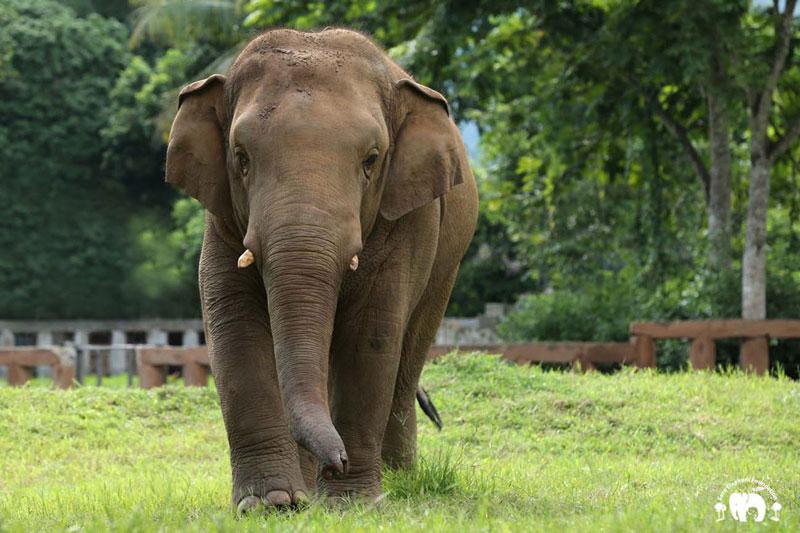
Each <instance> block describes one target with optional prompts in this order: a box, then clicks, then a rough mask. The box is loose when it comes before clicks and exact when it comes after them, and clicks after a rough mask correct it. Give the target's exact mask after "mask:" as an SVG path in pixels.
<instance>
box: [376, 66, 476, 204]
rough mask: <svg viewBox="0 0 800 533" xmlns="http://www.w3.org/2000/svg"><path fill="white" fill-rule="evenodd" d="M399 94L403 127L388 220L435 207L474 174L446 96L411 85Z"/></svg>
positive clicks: (387, 200)
mask: <svg viewBox="0 0 800 533" xmlns="http://www.w3.org/2000/svg"><path fill="white" fill-rule="evenodd" d="M395 89H396V92H397V99H398V108H399V110H400V112H401V124H400V127H399V130H398V132H397V136H396V140H395V147H394V153H393V154H392V158H391V162H390V164H389V169H388V172H387V176H386V185H385V188H384V192H383V198H382V200H381V216H383V218H385V219H387V220H396V219H398V218H400V217H402V216H403V215H405V214H406V213H409V212H410V211H413V210H414V209H417V208H419V207H422V206H423V205H426V204H429V203H430V202H432V201H434V200H435V199H436V198H439V197H440V196H442V195H444V194H445V193H447V191H449V190H450V189H451V188H453V187H454V186H455V185H458V184H459V183H461V182H463V181H464V175H466V174H467V173H469V172H470V170H469V165H468V163H467V155H466V152H465V150H464V143H463V142H462V141H461V135H460V134H459V132H458V128H457V127H456V125H455V124H454V123H453V121H452V120H450V112H449V109H448V106H447V100H445V98H444V96H442V95H441V94H439V93H438V92H436V91H434V90H433V89H430V88H428V87H425V86H424V85H421V84H419V83H417V82H415V81H413V80H410V79H402V80H400V81H398V82H397V84H396V86H395Z"/></svg>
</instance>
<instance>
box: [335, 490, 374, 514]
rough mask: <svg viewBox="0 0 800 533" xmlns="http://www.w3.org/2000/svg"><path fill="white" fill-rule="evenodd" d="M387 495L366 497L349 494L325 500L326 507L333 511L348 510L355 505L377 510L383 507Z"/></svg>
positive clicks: (364, 495)
mask: <svg viewBox="0 0 800 533" xmlns="http://www.w3.org/2000/svg"><path fill="white" fill-rule="evenodd" d="M385 498H386V495H385V494H383V493H380V494H378V495H377V496H375V495H366V494H360V493H349V494H345V495H340V496H327V497H326V498H325V505H327V506H328V507H329V508H331V509H336V510H347V509H348V508H349V507H351V506H353V505H363V506H366V507H371V508H375V509H380V508H381V507H382V506H383V501H384V499H385Z"/></svg>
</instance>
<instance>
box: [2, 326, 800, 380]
mask: <svg viewBox="0 0 800 533" xmlns="http://www.w3.org/2000/svg"><path fill="white" fill-rule="evenodd" d="M630 333H631V338H630V342H531V343H520V344H495V345H459V346H433V347H431V350H430V352H429V354H428V357H429V358H431V359H432V358H436V357H440V356H441V355H443V354H446V353H449V352H451V351H453V350H456V349H457V350H460V351H464V352H466V351H484V352H490V353H497V354H499V355H500V356H501V357H502V358H503V359H505V360H507V361H511V362H514V363H518V364H533V363H561V364H568V365H571V366H572V367H573V368H574V369H576V370H581V371H586V370H592V369H594V368H596V367H597V365H603V364H632V365H635V366H637V367H640V368H648V367H650V368H655V366H656V343H655V341H656V340H659V339H689V340H690V341H691V343H692V344H691V349H690V356H689V359H690V362H691V366H692V368H695V369H713V368H714V366H715V364H716V346H715V341H716V340H717V339H727V338H741V339H742V347H741V354H740V361H741V365H742V368H744V369H746V370H748V371H752V372H756V373H758V374H764V373H765V372H766V371H767V370H768V369H769V353H768V341H769V339H770V338H800V320H692V321H679V322H634V323H632V324H631V325H630ZM120 349H122V350H127V351H128V353H129V354H130V355H131V356H133V357H128V360H129V362H130V363H129V364H128V365H127V368H128V384H129V385H130V384H132V382H133V380H132V378H133V374H134V372H135V373H137V374H138V376H139V384H140V386H141V387H143V388H151V387H158V386H160V385H163V384H164V383H165V381H166V375H167V371H168V369H169V368H170V367H173V368H174V367H180V368H181V369H182V374H183V378H184V383H185V384H186V385H187V386H205V385H206V384H207V383H208V377H209V374H210V364H209V359H208V351H207V349H206V347H205V346H197V347H172V346H158V347H155V346H142V345H128V344H125V345H109V346H106V345H102V346H90V345H87V346H81V347H78V350H77V356H78V357H77V359H78V365H77V367H78V368H79V369H80V368H81V367H82V365H81V364H80V362H81V360H82V358H83V357H87V356H88V354H89V353H90V352H92V351H95V352H98V351H108V350H120ZM70 350H71V351H70ZM0 365H6V366H8V368H9V372H8V381H9V384H11V385H23V384H24V383H25V382H26V381H27V380H28V379H29V378H30V376H31V371H32V369H33V368H34V367H36V366H41V365H46V366H50V367H51V368H52V369H53V376H54V381H55V384H56V386H58V387H61V388H67V387H69V386H70V385H71V384H72V381H73V380H74V379H75V378H76V373H75V368H76V365H75V350H74V349H72V348H67V347H52V348H33V347H13V348H0ZM96 366H97V365H96ZM97 369H98V372H97V383H98V384H100V383H101V382H102V373H101V367H100V366H97ZM77 378H78V381H79V382H82V381H83V376H82V375H78V376H77Z"/></svg>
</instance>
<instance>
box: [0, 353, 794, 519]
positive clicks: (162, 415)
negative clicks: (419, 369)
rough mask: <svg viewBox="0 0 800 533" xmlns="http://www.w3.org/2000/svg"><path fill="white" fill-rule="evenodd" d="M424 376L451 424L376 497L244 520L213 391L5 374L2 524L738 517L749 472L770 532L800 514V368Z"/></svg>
mask: <svg viewBox="0 0 800 533" xmlns="http://www.w3.org/2000/svg"><path fill="white" fill-rule="evenodd" d="M422 380H423V384H424V385H425V387H426V388H427V389H428V390H429V391H430V392H431V394H433V395H434V397H435V399H436V402H437V405H438V406H439V410H440V411H441V413H442V414H443V417H444V423H445V425H444V429H443V430H442V431H441V432H437V431H436V430H435V429H434V427H433V425H432V424H430V423H429V422H428V421H427V420H425V419H420V439H419V440H420V453H421V459H420V461H419V462H418V465H417V467H416V468H415V469H413V470H411V471H407V472H399V473H389V474H388V475H387V476H386V479H385V480H384V491H385V492H386V498H385V499H384V500H383V502H382V504H381V506H380V507H378V508H374V507H369V506H361V505H357V506H354V507H353V508H348V509H347V510H337V509H330V508H327V507H325V506H324V505H320V504H313V505H312V506H311V508H310V509H307V510H306V511H304V512H302V513H284V514H279V515H271V516H269V517H266V518H262V517H249V518H247V519H244V520H236V519H235V517H234V514H233V513H232V512H231V510H230V507H229V502H230V493H229V490H230V484H229V476H230V466H229V463H228V457H227V453H226V452H227V441H226V438H225V433H224V430H223V424H222V420H221V415H220V409H219V405H218V401H219V400H218V398H217V395H216V394H215V393H214V391H213V390H212V389H210V388H183V387H180V386H168V387H165V388H161V389H156V390H150V391H144V390H141V389H117V390H114V389H111V388H107V387H91V386H88V387H81V388H77V389H73V390H70V391H52V390H48V389H47V388H45V387H41V388H32V387H26V388H22V389H19V388H10V387H2V388H0V472H3V479H2V486H0V530H3V531H8V532H17V531H19V532H28V531H41V530H45V531H264V530H267V531H325V532H327V531H348V532H349V531H375V530H384V531H425V532H429V531H456V530H463V531H587V532H589V531H592V532H593V531H710V530H714V531H741V530H742V527H741V526H742V524H739V527H737V524H736V523H735V522H733V521H732V520H731V518H730V515H728V518H727V520H725V521H723V522H720V523H717V522H716V519H717V514H716V512H715V511H714V504H715V503H716V502H717V498H718V496H719V493H720V492H721V491H722V490H723V488H724V487H725V485H726V484H727V483H730V482H732V481H734V480H736V479H739V478H742V477H749V476H754V477H756V478H758V479H760V480H762V481H764V482H765V483H767V484H768V485H769V486H770V487H771V488H772V489H774V490H775V492H776V494H777V495H778V498H779V501H780V503H781V504H782V505H783V511H782V514H781V517H780V522H777V523H773V522H771V521H770V522H769V523H770V528H769V529H770V531H771V530H780V531H797V529H798V527H799V526H800V523H798V514H797V508H798V506H799V505H800V471H799V470H798V469H797V467H796V461H797V441H798V439H800V428H799V427H798V425H797V423H796V420H797V417H798V416H800V394H798V387H797V383H796V382H793V381H790V380H787V379H785V378H782V377H779V378H778V379H761V378H756V377H753V376H745V375H743V374H741V373H739V372H732V373H727V374H724V375H721V374H714V373H688V372H684V373H675V374H671V375H656V374H655V373H653V372H636V373H634V372H632V371H628V370H626V371H623V372H620V373H617V374H613V375H602V374H598V373H596V372H595V373H591V374H576V373H565V372H545V371H542V370H541V369H540V368H538V367H526V366H516V365H503V364H498V361H497V359H496V358H494V357H490V356H487V355H474V354H473V355H470V354H463V353H462V354H458V355H455V356H450V357H447V358H445V359H442V360H439V361H437V362H436V363H434V364H431V365H428V367H426V369H425V371H424V374H423V376H422ZM743 420H746V423H743ZM769 503H772V502H771V501H770V502H769ZM771 514H772V512H771V511H768V515H769V516H771ZM749 527H753V526H749Z"/></svg>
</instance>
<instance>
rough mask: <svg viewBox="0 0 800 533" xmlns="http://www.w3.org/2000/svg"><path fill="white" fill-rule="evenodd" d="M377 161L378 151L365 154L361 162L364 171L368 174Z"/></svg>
mask: <svg viewBox="0 0 800 533" xmlns="http://www.w3.org/2000/svg"><path fill="white" fill-rule="evenodd" d="M376 161H378V153H377V152H373V153H371V154H369V155H368V156H367V158H366V159H365V160H364V162H363V163H362V164H363V165H364V172H365V173H367V174H369V173H370V172H372V167H374V166H375V162H376Z"/></svg>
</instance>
